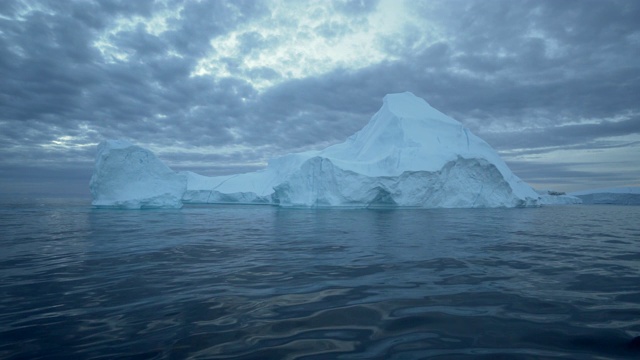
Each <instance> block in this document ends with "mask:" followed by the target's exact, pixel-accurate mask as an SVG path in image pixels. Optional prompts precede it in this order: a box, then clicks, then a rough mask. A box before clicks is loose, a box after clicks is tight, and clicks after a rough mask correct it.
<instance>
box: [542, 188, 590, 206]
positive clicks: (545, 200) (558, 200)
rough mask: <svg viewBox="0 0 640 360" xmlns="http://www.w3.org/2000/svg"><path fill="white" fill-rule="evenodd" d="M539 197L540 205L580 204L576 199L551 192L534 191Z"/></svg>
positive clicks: (561, 193) (579, 200)
mask: <svg viewBox="0 0 640 360" xmlns="http://www.w3.org/2000/svg"><path fill="white" fill-rule="evenodd" d="M536 192H537V193H538V195H540V205H575V204H582V200H581V199H580V198H578V197H575V196H571V195H567V194H566V193H564V192H558V191H553V190H536Z"/></svg>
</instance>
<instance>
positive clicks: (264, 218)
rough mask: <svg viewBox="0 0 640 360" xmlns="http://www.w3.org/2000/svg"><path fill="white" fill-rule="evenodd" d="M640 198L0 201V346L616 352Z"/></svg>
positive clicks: (108, 350)
mask: <svg viewBox="0 0 640 360" xmlns="http://www.w3.org/2000/svg"><path fill="white" fill-rule="evenodd" d="M637 219H640V207H615V206H574V207H545V208H538V209H473V210H389V209H379V210H301V209H296V210H291V209H279V208H276V207H269V206H209V207H204V206H203V207H200V206H192V207H186V208H184V209H182V210H148V211H116V210H105V209H91V208H90V207H88V206H86V204H61V203H58V204H56V203H45V204H5V205H2V206H1V207H0V226H2V229H3V230H2V232H3V236H2V239H1V240H0V246H1V247H2V252H1V253H0V277H1V279H2V282H0V294H2V296H1V297H0V358H100V357H109V358H117V357H127V358H157V359H161V358H196V359H200V358H206V359H229V358H235V359H287V358H289V359H296V358H305V359H326V358H343V359H371V358H396V359H413V358H425V357H436V358H437V357H442V358H451V357H454V358H476V357H482V356H486V357H487V358H491V357H495V356H500V355H501V356H504V357H508V358H514V357H515V358H540V357H543V358H544V357H546V358H587V359H588V358H594V359H595V358H602V357H605V358H624V357H633V356H638V355H640V353H639V352H638V351H637V350H633V349H631V348H630V347H629V346H628V344H629V342H630V341H631V339H632V338H634V337H636V336H638V335H640V306H639V305H640V287H638V284H640V266H638V264H639V261H640V225H639V222H638V221H637Z"/></svg>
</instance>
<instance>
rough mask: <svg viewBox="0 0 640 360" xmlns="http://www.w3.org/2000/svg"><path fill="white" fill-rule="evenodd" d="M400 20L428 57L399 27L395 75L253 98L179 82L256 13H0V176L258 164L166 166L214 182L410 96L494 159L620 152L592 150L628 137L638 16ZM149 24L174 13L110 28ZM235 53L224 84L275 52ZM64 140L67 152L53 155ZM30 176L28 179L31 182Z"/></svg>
mask: <svg viewBox="0 0 640 360" xmlns="http://www.w3.org/2000/svg"><path fill="white" fill-rule="evenodd" d="M376 5H377V2H374V1H344V2H336V3H334V4H333V7H334V10H335V11H338V12H340V13H342V14H347V15H349V16H352V19H353V22H354V23H360V22H362V21H366V17H365V16H366V15H367V14H368V13H370V12H372V11H373V10H375V8H376ZM409 6H410V7H412V8H411V10H412V12H413V13H415V14H418V15H419V16H420V17H421V18H423V19H424V22H425V23H426V24H431V23H433V24H434V26H436V27H438V28H439V29H440V31H441V32H442V34H443V35H444V37H443V38H442V39H439V42H436V43H433V44H430V45H421V44H423V43H422V42H421V41H422V40H423V39H422V36H423V34H422V33H421V32H420V30H419V28H415V29H412V26H413V25H410V24H407V25H406V29H405V32H404V33H403V34H402V35H401V36H396V37H393V38H387V39H385V40H383V41H382V42H381V43H380V46H381V48H382V49H384V50H385V51H387V52H388V53H389V54H391V55H393V56H394V57H395V58H396V59H398V60H393V61H391V60H387V61H383V62H381V63H378V64H376V65H372V66H368V67H365V68H362V69H357V70H354V69H349V68H338V69H335V70H333V71H330V72H328V73H326V74H323V75H319V76H315V77H303V78H300V79H295V80H290V81H286V82H282V83H280V84H278V85H276V86H273V87H270V88H268V89H266V90H264V91H263V92H258V91H257V90H256V89H255V88H254V87H253V86H252V85H251V84H250V83H249V82H247V81H246V80H243V79H240V78H234V77H220V76H216V75H215V74H213V76H206V77H198V76H196V77H191V76H190V75H191V73H192V71H193V70H194V69H195V67H196V65H197V64H198V61H199V59H200V58H201V57H203V56H207V55H211V54H212V52H214V50H213V48H212V47H211V46H210V42H211V41H212V39H217V37H218V36H224V35H225V34H227V33H228V32H229V31H232V30H235V29H238V28H239V27H241V26H242V25H243V24H249V23H251V22H253V21H254V20H257V19H268V18H270V15H271V14H270V11H269V9H268V4H267V3H266V2H262V1H250V0H249V1H231V2H223V1H201V2H198V1H186V2H177V1H176V2H174V1H167V2H161V1H128V0H127V1H125V0H123V1H117V0H101V1H54V0H51V1H38V2H28V1H17V0H5V1H2V2H0V15H2V16H0V31H1V32H0V51H1V54H2V56H0V78H1V79H2V81H0V129H1V131H0V152H1V153H2V158H3V160H2V162H0V167H2V166H5V169H7V170H6V171H5V172H4V173H3V176H9V175H8V173H7V172H13V173H16V174H17V173H18V172H19V170H18V168H17V167H16V166H19V165H18V164H20V163H23V164H24V163H29V166H30V168H29V169H31V168H32V167H34V166H36V168H37V164H41V165H43V166H45V165H46V166H49V165H50V164H56V163H57V164H58V166H66V167H69V166H71V167H73V166H72V164H87V163H91V161H92V156H93V154H92V153H91V151H92V149H90V148H87V147H81V145H82V144H84V143H86V142H90V143H91V142H92V143H96V142H98V141H100V140H102V139H104V138H127V139H130V140H132V141H134V142H136V143H139V144H141V145H143V146H154V147H156V148H162V147H164V146H180V147H184V148H192V149H193V148H198V147H201V146H218V147H224V146H225V145H231V144H234V145H244V146H245V147H246V148H248V149H252V148H255V149H256V150H255V151H252V150H247V151H244V152H238V153H233V154H230V155H224V156H222V155H203V156H201V157H197V156H193V155H188V154H180V153H166V154H163V156H166V157H164V158H163V159H165V160H166V161H168V162H169V163H170V164H172V165H175V166H176V167H178V168H185V166H184V165H182V164H186V163H199V162H202V163H206V164H210V166H203V168H207V169H216V170H215V171H218V170H220V171H221V172H226V171H230V170H232V169H237V168H238V166H236V165H235V164H240V163H247V164H255V163H256V162H259V161H264V160H265V159H267V158H269V157H271V156H273V155H278V154H283V153H286V152H290V151H297V150H304V149H312V148H318V147H321V146H325V145H329V144H331V143H335V142H338V141H343V140H344V139H345V138H346V137H347V136H349V135H351V134H352V133H353V132H355V131H357V130H358V129H360V128H361V127H362V126H364V124H366V122H367V121H368V119H369V118H370V117H371V115H373V113H375V111H377V109H378V108H379V107H380V106H381V100H382V97H383V96H384V95H385V94H387V93H392V92H402V91H407V90H409V91H412V92H414V93H415V94H416V95H418V96H420V97H423V98H425V99H426V100H427V101H428V102H429V103H430V104H431V105H433V106H434V107H436V108H438V109H439V110H441V111H443V112H444V113H446V114H448V115H451V116H452V117H454V118H456V119H458V120H460V121H462V122H463V123H464V124H465V125H467V126H469V127H470V128H471V129H472V130H473V131H474V132H476V133H477V134H478V135H480V136H481V137H483V138H486V139H487V141H488V142H489V143H490V144H491V145H493V146H496V147H497V148H498V149H501V150H504V151H509V150H513V149H514V148H519V149H522V151H526V152H528V153H536V152H538V153H542V152H544V151H548V150H547V149H546V148H548V147H554V146H564V147H572V148H576V149H577V148H591V147H596V148H597V147H600V148H602V147H605V146H624V145H621V144H620V143H617V144H612V143H609V142H607V141H605V140H603V138H605V137H613V136H621V135H628V134H638V126H639V125H638V124H639V123H640V121H639V119H638V114H640V109H639V107H638V106H639V105H638V104H639V103H640V102H639V101H638V100H639V98H638V94H640V77H639V75H638V74H640V65H638V61H637V59H638V58H640V25H638V22H637V19H638V18H640V2H637V1H552V0H545V1H530V2H529V1H527V2H514V1H510V0H495V1H490V2H476V1H462V0H457V1H445V2H442V3H433V2H430V3H426V5H425V6H422V5H417V4H415V3H413V2H410V3H409ZM162 12H177V13H178V14H179V16H178V17H169V18H168V24H167V25H168V30H167V31H164V32H160V33H154V32H150V31H148V30H149V29H148V28H147V27H146V25H145V24H143V23H139V24H138V25H136V26H134V27H133V28H118V27H117V26H116V25H117V24H118V21H119V20H120V19H124V18H126V19H133V18H135V17H139V18H142V19H151V18H152V17H153V16H155V15H157V14H160V13H162ZM272 25H273V26H274V27H275V26H277V25H278V24H276V23H274V24H272ZM376 25H377V24H372V26H376ZM313 31H314V32H315V33H314V34H315V35H318V36H325V37H339V36H342V35H343V34H345V33H348V32H349V31H351V28H350V26H349V24H346V25H345V24H344V23H336V22H332V20H331V19H327V20H326V21H323V22H322V23H321V25H320V26H318V27H317V28H315V29H314V30H313ZM101 41H106V42H108V43H110V44H111V45H110V46H111V47H107V48H103V50H105V52H102V51H101V50H100V49H99V47H98V46H96V45H97V44H99V43H100V42H101ZM238 41H239V43H240V44H239V46H238V52H239V55H238V56H234V57H229V58H226V59H222V60H221V62H222V63H223V65H224V67H226V68H227V69H231V70H233V69H240V65H241V64H242V56H245V55H248V54H251V53H252V52H255V51H260V50H261V49H268V48H270V47H273V46H275V45H278V42H279V41H283V40H282V39H281V38H278V37H274V36H271V35H268V34H265V33H260V32H258V31H254V32H251V31H249V32H245V33H243V34H241V35H240V36H239V37H238ZM121 55H124V56H126V57H127V59H122V58H119V57H118V56H121ZM222 63H221V64H222ZM239 71H240V70H239ZM232 73H234V72H232ZM236 73H238V72H237V71H236ZM240 73H241V74H243V75H245V76H248V78H250V79H266V80H276V79H280V78H281V77H282V76H283V75H282V74H281V73H279V71H277V70H275V69H272V68H269V67H266V66H264V67H257V68H252V69H247V70H241V71H240ZM612 119H616V121H612ZM581 122H588V123H589V124H585V123H582V124H581ZM520 128H522V129H525V128H526V129H532V128H537V129H538V130H523V131H525V133H524V135H525V136H522V135H523V133H522V132H521V131H519V130H517V129H520ZM496 129H498V130H500V129H506V130H504V131H503V132H502V133H500V132H496V131H495V130H496ZM514 129H515V130H514ZM518 135H520V136H518ZM63 137H66V139H67V140H66V141H67V142H68V144H67V145H68V146H67V147H63V146H53V145H51V144H55V143H53V141H57V140H59V139H60V138H63ZM514 139H517V141H516V140H514ZM227 164H234V165H227ZM523 166H524V165H523ZM245 168H246V169H253V168H254V165H248V166H246V167H245ZM29 169H27V170H28V171H27V170H25V172H24V174H25V176H30V175H29V174H33V173H34V172H33V171H31V170H29ZM550 169H554V170H558V171H560V170H559V169H558V168H555V167H551V168H550ZM523 171H524V170H523ZM206 173H210V172H206ZM528 174H530V172H529V173H528ZM574 175H576V176H578V175H580V174H574ZM582 175H585V174H582ZM589 175H590V174H589ZM87 180H88V179H87Z"/></svg>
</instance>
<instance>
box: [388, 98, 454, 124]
mask: <svg viewBox="0 0 640 360" xmlns="http://www.w3.org/2000/svg"><path fill="white" fill-rule="evenodd" d="M380 111H381V112H386V113H388V114H389V115H391V117H392V118H394V119H395V120H414V121H415V120H417V121H423V122H424V121H437V122H442V123H446V124H450V125H461V124H460V123H459V122H458V121H456V120H454V119H452V118H450V117H448V116H446V115H444V114H443V113H441V112H440V111H438V110H436V109H434V108H433V107H432V106H431V105H429V103H428V102H427V101H426V100H424V99H422V98H419V97H417V96H415V95H414V94H413V93H412V92H409V91H406V92H403V93H395V94H387V95H385V97H384V98H383V99H382V109H380Z"/></svg>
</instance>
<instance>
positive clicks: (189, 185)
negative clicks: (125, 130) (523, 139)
mask: <svg viewBox="0 0 640 360" xmlns="http://www.w3.org/2000/svg"><path fill="white" fill-rule="evenodd" d="M90 187H91V193H92V194H93V199H94V200H93V204H94V205H97V206H113V207H123V208H145V207H180V206H182V203H241V204H272V205H278V206H294V207H337V206H343V207H380V206H383V207H388V206H392V207H396V206H399V207H427V208H472V207H523V206H537V205H539V204H541V203H544V202H545V201H546V200H544V197H543V199H541V198H540V196H539V195H538V194H537V193H536V192H535V191H534V190H533V189H532V188H531V187H530V186H529V185H528V184H526V183H525V182H523V181H522V180H520V179H519V178H518V177H517V176H516V175H515V174H513V173H512V172H511V170H510V169H509V168H508V167H507V165H506V164H505V163H504V161H502V159H500V157H499V156H498V154H497V153H496V151H495V150H493V149H492V148H491V146H489V145H488V144H487V143H486V142H484V141H483V140H482V139H480V138H478V137H477V136H475V135H474V134H472V133H471V131H469V129H467V128H465V127H464V126H463V125H462V124H461V123H459V122H458V121H456V120H454V119H452V118H450V117H448V116H446V115H444V114H443V113H441V112H439V111H438V110H436V109H434V108H433V107H431V106H430V105H429V104H428V103H427V102H426V101H424V100H423V99H420V98H418V97H416V96H415V95H413V94H412V93H409V92H406V93H401V94H389V95H387V96H385V97H384V100H383V106H382V108H381V109H380V110H379V111H378V112H377V113H376V114H375V115H374V116H373V117H372V118H371V120H370V121H369V123H368V124H367V125H366V126H365V127H364V128H363V129H362V130H360V131H358V132H356V133H355V134H353V135H352V136H351V137H349V138H348V139H347V140H346V141H345V142H343V143H340V144H336V145H333V146H330V147H328V148H326V149H323V150H319V151H309V152H305V153H297V154H289V155H285V156H282V157H279V158H276V159H272V160H271V161H270V162H269V164H268V166H267V167H266V168H265V169H263V170H260V171H256V172H252V173H245V174H237V175H231V176H215V177H206V176H202V175H198V174H195V173H192V172H184V173H175V172H173V171H172V170H171V169H169V168H168V167H167V166H166V165H164V164H163V163H162V162H161V161H160V160H158V159H157V158H156V157H155V156H154V155H153V154H152V153H151V152H149V151H148V150H145V149H142V148H140V147H138V146H134V145H131V144H129V143H126V142H123V141H106V142H103V143H102V144H101V145H100V147H99V149H98V157H97V160H96V169H95V173H94V175H93V177H92V179H91V184H90ZM554 199H556V198H554Z"/></svg>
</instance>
